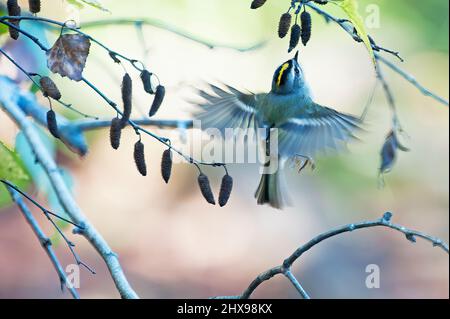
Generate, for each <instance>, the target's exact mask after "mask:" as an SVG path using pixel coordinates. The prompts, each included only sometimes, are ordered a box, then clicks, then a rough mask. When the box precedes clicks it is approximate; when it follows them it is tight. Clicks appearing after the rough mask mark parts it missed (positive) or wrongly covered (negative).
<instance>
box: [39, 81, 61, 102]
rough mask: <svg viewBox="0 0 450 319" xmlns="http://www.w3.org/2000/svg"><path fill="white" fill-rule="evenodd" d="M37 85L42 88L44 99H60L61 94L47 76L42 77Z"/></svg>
mask: <svg viewBox="0 0 450 319" xmlns="http://www.w3.org/2000/svg"><path fill="white" fill-rule="evenodd" d="M39 84H40V85H41V88H42V93H43V94H44V96H45V97H51V98H52V99H55V100H59V99H60V98H61V92H60V91H59V90H58V87H57V86H56V84H55V82H53V80H52V79H50V78H49V77H48V76H43V77H41V79H40V80H39Z"/></svg>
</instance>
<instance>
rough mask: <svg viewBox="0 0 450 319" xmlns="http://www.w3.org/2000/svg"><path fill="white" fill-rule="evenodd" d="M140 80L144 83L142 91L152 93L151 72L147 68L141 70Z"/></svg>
mask: <svg viewBox="0 0 450 319" xmlns="http://www.w3.org/2000/svg"><path fill="white" fill-rule="evenodd" d="M141 80H142V85H144V91H145V92H147V93H148V94H153V93H155V92H153V88H152V73H151V72H149V71H148V70H143V71H142V72H141Z"/></svg>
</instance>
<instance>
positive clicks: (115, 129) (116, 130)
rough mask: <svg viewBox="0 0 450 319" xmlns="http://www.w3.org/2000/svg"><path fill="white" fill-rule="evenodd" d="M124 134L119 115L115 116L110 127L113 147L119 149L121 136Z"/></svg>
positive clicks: (110, 138)
mask: <svg viewBox="0 0 450 319" xmlns="http://www.w3.org/2000/svg"><path fill="white" fill-rule="evenodd" d="M121 135H122V124H121V123H120V119H119V118H118V117H115V118H113V120H112V121H111V127H110V129H109V140H110V142H111V146H112V148H113V149H115V150H117V149H118V148H119V146H120V136H121Z"/></svg>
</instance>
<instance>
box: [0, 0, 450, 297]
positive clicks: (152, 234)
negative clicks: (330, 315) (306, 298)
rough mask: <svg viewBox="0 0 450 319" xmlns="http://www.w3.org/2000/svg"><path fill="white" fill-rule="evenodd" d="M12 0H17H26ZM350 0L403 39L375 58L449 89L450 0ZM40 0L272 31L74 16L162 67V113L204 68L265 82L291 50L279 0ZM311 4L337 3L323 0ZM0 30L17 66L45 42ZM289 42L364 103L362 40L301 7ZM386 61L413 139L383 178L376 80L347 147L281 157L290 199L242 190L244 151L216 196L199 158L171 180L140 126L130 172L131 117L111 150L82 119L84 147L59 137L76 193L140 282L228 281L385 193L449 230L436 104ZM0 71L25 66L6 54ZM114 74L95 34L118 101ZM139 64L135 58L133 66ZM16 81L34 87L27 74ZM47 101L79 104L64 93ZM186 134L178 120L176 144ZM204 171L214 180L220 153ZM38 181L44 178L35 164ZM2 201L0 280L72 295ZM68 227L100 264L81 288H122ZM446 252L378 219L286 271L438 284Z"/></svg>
mask: <svg viewBox="0 0 450 319" xmlns="http://www.w3.org/2000/svg"><path fill="white" fill-rule="evenodd" d="M2 2H5V1H2ZM21 2H23V6H24V8H26V7H27V5H26V1H21ZM359 2H360V13H361V14H362V16H363V17H367V16H368V14H369V13H370V12H367V11H366V9H367V8H368V6H369V5H373V4H376V5H377V6H379V9H380V25H379V28H369V29H368V32H369V33H370V34H371V35H372V36H373V37H374V38H375V39H376V41H377V43H378V44H379V45H381V46H385V47H387V48H390V49H393V50H395V51H400V53H401V55H402V57H403V58H404V59H405V62H404V63H400V62H398V61H396V59H395V58H394V57H390V56H387V58H388V59H391V60H392V61H394V62H395V63H397V64H399V65H400V64H401V67H402V68H404V69H405V70H407V71H408V72H410V73H411V74H413V75H414V76H415V77H416V78H417V79H418V80H419V81H420V82H421V83H423V84H424V85H425V86H426V87H428V88H431V89H432V90H433V91H434V92H436V93H437V94H439V95H441V96H443V97H444V98H446V99H448V95H449V74H448V72H449V71H448V69H449V55H448V38H449V34H448V30H449V25H448V23H449V20H448V2H447V1H442V0H430V1H419V0H413V1H411V0H396V1H388V0H384V1H377V2H376V3H375V2H373V1H365V0H361V1H359ZM0 3H1V2H0ZM42 3H43V10H42V12H41V14H40V15H41V16H45V17H49V18H53V19H56V20H60V21H64V20H68V19H77V20H78V21H79V22H81V23H86V22H89V21H97V20H103V19H116V18H127V19H139V18H150V19H157V20H160V21H162V22H163V23H165V24H167V25H170V26H174V27H176V28H178V29H180V30H183V31H185V32H187V33H190V34H192V35H195V36H197V37H199V38H201V39H204V40H206V41H210V42H213V43H217V44H222V45H224V46H234V47H248V46H252V45H254V44H257V43H259V42H261V41H267V43H266V45H265V46H263V47H261V48H259V49H257V50H253V51H248V52H239V51H237V50H233V49H230V48H215V49H209V48H207V47H205V46H203V45H201V44H198V43H195V42H192V41H189V40H187V39H185V38H182V37H180V36H178V35H176V34H173V33H170V32H167V31H165V30H161V29H159V28H154V27H151V26H143V28H142V34H140V33H139V31H138V29H137V28H136V27H135V26H134V25H110V26H106V27H98V28H90V29H86V32H88V33H89V34H91V35H92V36H94V37H96V38H97V39H98V40H100V41H102V42H103V43H104V44H106V45H107V46H109V47H111V48H113V49H115V50H116V51H118V52H120V53H123V54H125V55H127V56H129V57H133V58H136V59H142V60H144V61H145V63H146V64H147V66H148V67H149V69H150V70H151V71H153V72H155V73H156V74H158V76H159V78H160V80H161V82H162V83H163V84H164V85H166V87H167V98H166V100H165V103H164V105H163V107H162V109H161V111H160V112H159V113H158V115H157V116H158V118H161V119H188V118H190V111H191V110H192V107H191V106H190V104H189V103H188V102H187V101H188V100H189V98H190V97H192V96H193V95H192V92H193V87H195V86H197V85H201V83H203V82H204V81H216V82H219V81H220V82H224V83H228V84H231V85H234V86H236V87H238V88H240V89H248V90H250V91H253V92H259V91H267V90H269V89H270V85H271V79H272V75H273V72H274V70H275V68H276V67H277V66H278V65H279V64H280V63H282V62H283V61H285V60H286V59H289V58H291V55H288V54H287V53H286V51H287V50H286V49H287V46H288V39H284V40H281V39H278V37H277V32H276V30H277V25H278V20H279V16H280V15H281V13H283V12H285V11H286V10H287V8H288V6H289V3H290V1H289V0H276V1H275V0H269V1H268V2H267V4H266V5H265V6H264V7H263V8H261V9H259V10H256V11H253V10H250V9H249V7H250V3H251V1H250V0H228V1H221V0H207V1H205V0H172V1H163V0H145V1H144V0H132V1H113V0H104V1H102V3H103V4H104V6H105V7H106V8H108V9H109V10H110V13H108V12H103V11H100V10H96V9H93V8H90V7H86V8H84V9H82V10H78V9H74V8H73V7H70V6H68V5H67V3H66V2H65V1H45V0H44V1H42ZM324 8H325V9H326V10H329V11H330V12H333V13H335V14H337V15H339V16H341V17H343V14H342V12H340V11H339V10H338V9H337V8H335V7H334V6H332V5H327V6H326V7H324ZM372 8H373V7H372ZM24 25H25V24H24ZM26 27H27V28H29V29H30V30H33V32H35V33H36V34H38V35H39V36H40V37H43V38H46V39H47V41H48V43H50V44H51V43H53V41H54V40H55V36H56V34H55V33H52V32H47V31H45V30H44V29H43V28H42V26H40V25H39V24H33V23H27V24H26ZM143 39H145V41H143ZM0 41H1V42H0V43H1V45H2V46H3V47H5V48H7V49H8V50H9V52H13V53H14V54H15V56H16V57H17V59H18V61H21V63H23V64H24V65H26V67H27V69H28V70H29V71H33V72H45V71H44V70H45V56H44V55H43V54H42V53H41V52H40V51H39V50H37V49H36V48H35V47H34V46H33V45H31V44H30V43H28V42H26V41H18V42H16V43H11V42H9V41H8V40H7V37H6V36H3V37H2V38H0ZM300 60H301V63H302V65H303V67H304V71H305V74H306V77H307V80H308V81H309V82H310V85H311V88H312V91H313V93H314V96H315V98H316V100H317V101H318V102H319V103H320V104H323V105H328V106H332V107H334V108H336V109H337V110H339V111H344V112H349V113H353V114H361V112H362V110H363V109H364V106H365V105H366V103H367V101H368V99H369V97H370V95H371V92H372V90H373V87H374V85H375V82H376V79H375V74H374V70H373V67H372V65H371V60H370V58H369V56H368V54H367V51H366V50H365V48H364V46H363V45H361V44H357V43H355V42H354V41H353V40H352V39H351V38H350V37H349V36H348V35H347V34H346V33H345V32H343V31H342V30H341V29H340V28H339V27H337V26H336V25H334V24H329V25H327V24H326V23H325V22H324V21H323V19H322V18H321V17H320V16H318V15H316V14H313V36H312V39H311V41H310V43H309V44H308V46H307V47H306V48H304V47H300ZM128 68H129V67H128ZM129 71H131V68H129ZM385 73H386V78H387V80H388V82H389V84H390V85H391V86H392V89H393V92H394V94H395V98H396V101H397V104H398V111H399V116H400V119H401V121H402V124H403V127H404V129H405V130H406V132H407V134H408V135H409V138H407V139H406V141H405V144H407V146H408V147H410V148H411V151H410V152H409V153H400V154H399V158H398V161H397V163H396V166H395V168H394V170H393V171H392V172H391V173H390V174H388V175H386V186H385V187H384V188H379V187H378V167H379V164H380V156H379V153H380V149H381V147H382V144H383V142H384V139H385V137H386V135H387V133H388V131H389V129H390V124H391V113H390V110H389V107H388V105H387V102H386V99H385V96H384V94H383V91H382V90H381V89H380V87H378V89H377V90H376V93H375V96H374V101H373V104H372V106H371V108H370V111H369V114H368V118H367V122H368V124H367V127H366V132H364V133H362V134H361V136H360V138H361V141H359V142H357V143H354V144H352V145H350V147H349V149H350V151H349V152H348V153H345V154H341V155H339V156H333V157H326V158H324V157H322V158H318V159H317V169H316V170H315V171H314V172H311V171H309V170H305V171H303V172H302V173H301V174H297V171H296V170H286V172H285V173H286V175H287V176H288V183H289V187H290V189H291V195H292V197H293V199H294V202H295V205H294V206H293V207H291V208H288V209H285V210H283V211H275V210H273V209H271V208H269V207H265V206H264V207H261V206H257V205H256V202H255V200H254V198H253V194H254V191H255V189H256V187H257V184H258V181H259V174H258V166H257V165H254V164H253V165H250V164H236V165H231V166H230V167H229V170H230V174H231V175H232V176H233V177H234V181H235V188H234V191H233V193H232V195H231V199H230V202H229V204H228V205H227V206H226V207H224V208H219V207H218V206H211V205H208V204H207V203H206V202H205V201H204V199H203V198H202V196H201V194H200V192H199V190H198V187H197V184H196V183H197V181H196V178H197V171H196V169H195V167H193V166H191V165H188V164H182V163H179V164H177V165H175V166H174V170H173V173H172V178H171V181H170V182H169V184H168V185H166V184H165V183H164V182H163V180H162V178H161V176H160V172H159V170H160V168H159V167H160V158H161V154H162V151H163V150H164V148H163V146H162V145H161V144H158V143H156V142H154V141H152V140H150V139H149V138H145V139H144V141H145V145H146V152H147V154H146V157H147V158H146V159H147V165H148V169H149V174H148V176H147V177H145V178H144V177H141V176H140V175H139V174H138V173H137V171H136V168H135V165H134V162H133V158H132V149H133V144H134V142H135V140H136V137H135V135H134V132H133V131H132V130H126V131H125V132H124V134H123V140H122V144H121V147H120V149H119V150H118V151H114V150H112V149H111V147H110V145H109V137H108V134H109V133H108V130H98V131H93V132H90V133H89V134H88V137H89V146H90V148H89V153H88V155H87V156H86V157H84V158H79V157H78V156H75V155H72V154H71V153H69V152H68V151H67V150H66V149H65V148H64V146H61V145H59V144H57V145H56V146H57V149H56V154H57V159H58V163H59V164H60V165H61V166H62V167H63V168H64V169H65V170H66V175H67V181H68V183H70V185H71V186H72V188H73V193H74V196H75V198H76V200H77V202H78V204H79V205H80V206H81V208H82V209H83V211H84V213H85V214H86V215H87V217H88V218H89V219H90V221H91V222H92V223H93V224H94V225H95V226H96V227H97V229H98V230H99V231H100V232H101V233H102V235H103V236H104V237H105V239H106V240H107V241H108V243H109V244H110V245H111V247H112V248H113V249H114V250H115V251H116V252H117V253H118V254H119V256H120V260H121V263H122V265H123V267H124V270H125V273H126V274H127V276H128V279H129V280H130V282H131V284H132V285H133V287H134V288H135V289H136V291H137V292H138V294H139V295H140V296H141V297H144V298H208V297H211V296H216V295H236V294H240V293H242V292H243V290H244V289H245V288H246V287H247V286H248V284H249V283H250V282H251V281H252V280H253V279H254V278H255V277H256V276H257V275H258V274H259V273H260V272H262V271H265V270H267V269H269V268H271V267H273V266H276V265H279V264H280V263H281V262H282V261H283V259H284V258H285V257H287V256H288V255H290V254H291V253H292V252H293V251H294V250H295V249H296V248H297V247H298V246H300V245H301V244H303V243H305V242H306V241H308V240H309V239H311V238H312V237H314V236H315V235H317V234H319V233H321V232H324V231H326V230H329V229H331V228H333V227H336V226H339V225H343V224H348V223H352V222H358V221H362V220H370V219H376V218H379V217H381V216H382V214H383V213H384V212H386V211H391V212H392V213H393V214H394V219H393V220H394V222H396V223H399V224H402V225H404V226H406V227H410V228H412V229H417V230H421V231H423V232H426V233H428V234H431V235H434V236H437V237H441V238H442V239H444V240H445V241H447V242H448V239H449V235H448V234H449V214H448V211H449V188H448V187H449V186H448V185H449V171H448V167H449V165H448V164H449V130H448V128H449V115H448V107H446V106H443V105H441V104H439V103H437V102H436V101H434V100H433V99H430V98H429V97H425V96H423V95H422V94H421V93H420V92H419V91H418V90H417V89H415V88H414V87H413V86H412V85H411V84H410V83H408V82H406V81H404V80H403V79H402V78H400V77H399V76H398V75H397V74H395V73H392V72H391V71H390V70H388V69H385ZM0 74H3V75H8V76H11V77H13V78H15V79H17V80H24V79H21V78H20V76H19V75H18V73H17V71H16V69H14V67H13V66H12V65H11V64H9V62H8V61H6V60H5V59H4V58H2V57H0ZM122 75H123V69H122V68H121V67H120V66H118V65H114V63H113V62H112V61H111V59H110V58H109V57H108V55H107V54H106V53H105V51H104V50H101V49H100V48H99V47H98V46H95V45H93V46H92V48H91V54H90V56H89V59H88V62H87V66H86V69H85V76H86V77H87V78H88V79H90V80H91V81H92V82H94V83H96V85H98V87H99V88H100V89H101V90H103V91H104V92H105V93H106V94H107V95H109V96H110V97H111V98H112V99H114V100H116V101H120V80H121V78H122ZM138 76H139V74H137V73H133V77H134V78H135V79H136V82H137V81H138ZM53 78H54V79H55V81H56V82H57V84H58V86H59V87H60V90H61V91H62V92H63V96H64V100H65V101H68V102H71V103H73V104H74V106H76V107H77V108H78V109H80V110H82V111H85V112H88V113H90V114H95V115H98V116H100V117H102V118H111V117H113V116H115V114H114V112H111V111H110V109H109V108H108V106H107V105H106V104H105V103H104V102H103V101H101V100H100V99H99V98H98V96H96V95H95V94H94V93H92V91H90V90H89V89H88V88H87V87H85V86H83V85H81V84H79V83H75V82H71V81H69V80H67V79H62V78H60V77H59V76H53ZM21 85H22V86H23V87H24V88H29V87H30V83H29V82H26V81H25V82H22V84H21ZM136 86H138V85H136ZM0 89H1V88H0ZM37 95H38V97H39V99H40V100H41V101H42V103H43V105H47V104H46V101H45V99H43V98H42V96H41V95H40V94H37ZM134 103H135V113H134V116H135V117H140V116H142V115H143V114H145V113H147V111H148V108H149V106H150V104H151V98H150V97H149V96H148V95H146V94H144V93H143V91H140V92H139V91H136V93H135V94H134ZM56 109H57V111H58V112H60V113H61V114H64V115H65V116H67V117H74V115H73V113H68V112H67V111H66V110H64V109H62V108H59V106H57V107H56ZM151 130H152V131H154V132H155V133H158V134H161V135H170V137H175V139H174V143H176V144H177V145H179V146H180V147H182V143H183V141H182V140H180V139H178V138H177V137H178V136H179V134H178V132H172V133H170V132H167V131H166V130H159V129H157V128H151ZM18 133H19V131H18V129H17V128H16V126H15V124H14V123H13V122H12V121H11V120H10V119H9V118H8V117H7V116H6V114H4V113H3V112H0V140H2V141H5V142H6V143H7V144H9V145H15V144H16V143H17V144H20V142H21V137H20V136H19V137H17V134H18ZM191 135H192V134H191V132H189V133H188V134H187V139H188V144H187V145H189V140H190V137H191ZM49 140H50V141H52V140H51V139H49ZM22 143H23V141H22ZM184 147H187V146H186V145H185V146H184ZM197 155H199V154H197ZM206 172H207V173H208V175H209V177H210V179H211V183H212V186H213V188H214V190H215V191H218V188H219V186H220V179H221V177H222V174H223V170H220V169H207V170H206ZM37 184H38V185H39V184H44V182H43V180H38V181H37ZM41 186H42V185H41ZM28 191H29V192H30V193H31V194H33V195H34V196H36V197H37V198H38V199H39V201H40V202H41V203H43V204H45V205H47V206H50V207H52V208H53V209H54V210H55V211H58V204H57V203H55V200H54V198H53V199H52V197H51V196H49V191H48V187H47V189H46V188H45V187H36V186H28ZM1 205H2V208H0V297H1V298H67V297H70V296H69V295H68V293H67V292H65V293H64V294H62V293H61V291H60V289H59V283H58V278H57V276H56V273H55V270H54V269H53V268H52V266H51V264H50V261H49V260H48V258H47V256H46V254H45V252H44V251H43V250H42V249H41V247H40V245H39V243H38V241H37V240H36V238H35V237H34V235H33V233H32V231H31V229H30V228H29V226H28V225H27V224H26V222H25V220H24V218H23V216H21V214H20V213H19V211H18V210H17V209H16V208H15V207H13V206H11V203H8V202H7V199H6V198H2V200H1ZM35 216H36V217H37V219H38V220H39V222H40V223H41V225H42V227H43V228H44V229H45V230H46V232H47V234H49V235H50V236H52V234H53V235H54V230H53V229H52V228H51V227H50V226H49V225H48V222H47V221H46V220H45V218H43V216H41V214H40V213H39V212H38V211H35ZM67 234H68V235H69V236H70V237H71V238H72V239H73V241H74V242H75V243H76V249H77V251H78V253H79V255H81V256H82V259H83V260H84V261H85V262H86V263H88V264H89V265H91V266H92V267H94V268H95V269H96V271H97V274H96V275H90V274H89V273H88V272H87V271H85V270H84V269H82V270H81V289H80V294H81V297H82V298H109V297H111V298H116V297H118V293H117V291H116V290H115V287H114V285H113V282H112V280H111V278H110V276H109V273H108V271H107V269H106V267H105V265H104V263H103V261H102V259H101V258H100V257H99V255H98V254H97V253H96V252H95V251H94V250H93V248H92V247H91V246H90V245H89V244H88V243H87V242H86V241H85V240H84V238H82V237H79V236H75V235H72V234H71V233H70V229H69V228H67ZM55 249H56V251H57V253H58V256H59V257H60V258H61V260H62V262H63V263H64V264H69V263H73V260H72V259H71V256H70V255H69V251H68V249H67V248H66V246H64V245H63V243H62V242H59V243H58V242H57V243H56V244H55ZM448 261H449V259H448V255H447V254H445V253H444V252H443V251H442V250H440V249H439V248H433V247H432V246H431V245H430V243H428V242H424V241H422V240H418V242H417V243H416V244H411V243H410V242H408V241H407V240H405V238H404V236H402V235H401V234H400V233H397V232H394V231H391V230H388V229H381V228H376V229H368V230H361V231H358V232H354V233H350V234H344V235H342V236H339V237H335V238H333V239H331V240H327V241H325V242H323V243H321V244H320V245H318V246H316V247H315V248H314V249H312V250H311V251H309V252H308V253H306V254H305V255H304V256H302V258H301V259H300V260H299V261H298V262H297V263H296V264H295V266H294V267H293V271H294V274H295V275H296V276H297V278H298V279H299V281H300V282H301V283H302V285H303V287H304V288H305V289H306V290H307V291H308V292H309V293H310V295H311V296H312V297H313V298H448V297H449V277H448V276H449V263H448ZM369 264H376V265H378V266H379V267H380V275H381V277H380V278H381V281H380V284H381V286H380V288H379V289H368V288H367V287H366V285H365V280H366V276H367V275H368V274H367V273H366V272H365V270H366V266H367V265H369ZM254 297H259V298H298V295H297V293H296V292H295V290H294V289H293V287H291V285H290V284H289V283H288V282H287V280H286V279H285V278H283V277H275V278H274V279H272V280H270V281H268V282H266V283H264V284H263V285H261V286H260V287H259V288H258V289H257V291H256V293H255V295H254Z"/></svg>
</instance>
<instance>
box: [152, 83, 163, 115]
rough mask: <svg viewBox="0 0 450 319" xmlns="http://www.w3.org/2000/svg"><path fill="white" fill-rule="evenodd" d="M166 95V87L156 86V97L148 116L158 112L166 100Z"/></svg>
mask: <svg viewBox="0 0 450 319" xmlns="http://www.w3.org/2000/svg"><path fill="white" fill-rule="evenodd" d="M165 95H166V88H165V87H164V86H162V85H158V87H157V88H156V93H155V98H154V99H153V103H152V106H151V108H150V112H149V113H148V116H150V117H152V116H153V115H155V114H156V112H158V110H159V107H160V106H161V104H162V103H163V101H164V96H165Z"/></svg>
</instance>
